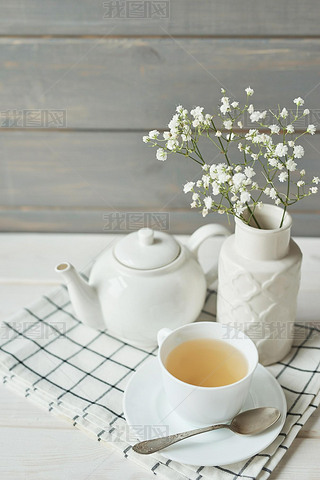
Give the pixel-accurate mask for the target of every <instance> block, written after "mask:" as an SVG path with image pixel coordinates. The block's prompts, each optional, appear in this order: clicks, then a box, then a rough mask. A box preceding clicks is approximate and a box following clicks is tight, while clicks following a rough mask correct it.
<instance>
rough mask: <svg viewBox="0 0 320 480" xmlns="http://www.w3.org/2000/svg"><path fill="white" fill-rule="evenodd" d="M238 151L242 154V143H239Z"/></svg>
mask: <svg viewBox="0 0 320 480" xmlns="http://www.w3.org/2000/svg"><path fill="white" fill-rule="evenodd" d="M238 150H239V151H240V152H242V150H243V145H242V143H241V142H239V143H238Z"/></svg>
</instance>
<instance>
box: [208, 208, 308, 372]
mask: <svg viewBox="0 0 320 480" xmlns="http://www.w3.org/2000/svg"><path fill="white" fill-rule="evenodd" d="M282 214H283V210H282V209H281V208H279V207H276V206H275V205H263V206H262V207H261V208H259V209H256V210H255V217H256V218H257V220H258V222H259V224H260V226H261V229H259V228H255V227H254V226H250V225H247V224H245V223H244V222H242V221H241V220H239V219H236V226H235V234H234V235H232V236H230V237H229V238H228V239H227V240H226V241H225V242H224V244H223V246H222V249H221V251H220V258H219V287H218V299H217V321H218V322H220V323H224V324H229V325H230V326H231V327H233V328H236V329H239V330H242V331H244V332H245V333H246V334H247V335H248V336H249V337H250V338H251V339H252V340H253V341H254V342H255V344H256V346H257V348H258V352H259V361H260V363H262V364H263V365H270V364H272V363H275V362H277V361H280V360H281V359H282V358H283V357H284V356H285V355H286V354H287V353H288V352H289V351H290V349H291V346H292V341H293V330H294V322H295V316H296V304H297V294H298V290H299V285H300V267H301V261H302V254H301V251H300V248H299V247H298V245H297V244H296V243H295V242H294V241H293V240H292V239H291V237H290V231H291V225H292V219H291V216H290V215H289V214H288V213H286V215H285V219H284V222H283V226H282V227H281V228H279V225H280V221H281V217H282ZM251 223H253V222H251Z"/></svg>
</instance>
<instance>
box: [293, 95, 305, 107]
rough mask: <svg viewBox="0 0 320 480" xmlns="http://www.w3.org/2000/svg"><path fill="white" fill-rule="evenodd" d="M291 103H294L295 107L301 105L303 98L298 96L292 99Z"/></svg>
mask: <svg viewBox="0 0 320 480" xmlns="http://www.w3.org/2000/svg"><path fill="white" fill-rule="evenodd" d="M293 103H295V104H296V105H297V107H301V106H302V105H303V104H304V100H303V98H301V97H298V98H295V99H294V100H293Z"/></svg>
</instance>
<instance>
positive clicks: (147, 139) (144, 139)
mask: <svg viewBox="0 0 320 480" xmlns="http://www.w3.org/2000/svg"><path fill="white" fill-rule="evenodd" d="M142 141H143V142H144V143H148V142H149V137H148V135H144V136H143V137H142Z"/></svg>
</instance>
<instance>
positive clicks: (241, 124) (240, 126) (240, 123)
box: [237, 120, 243, 128]
mask: <svg viewBox="0 0 320 480" xmlns="http://www.w3.org/2000/svg"><path fill="white" fill-rule="evenodd" d="M237 125H238V127H239V128H242V127H243V123H242V122H241V120H239V122H238V123H237Z"/></svg>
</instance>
